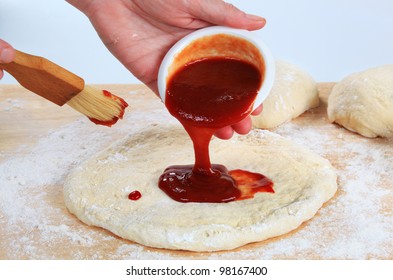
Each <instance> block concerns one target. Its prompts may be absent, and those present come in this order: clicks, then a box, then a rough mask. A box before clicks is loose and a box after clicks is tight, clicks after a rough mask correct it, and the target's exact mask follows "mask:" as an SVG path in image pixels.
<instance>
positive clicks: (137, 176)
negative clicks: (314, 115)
mask: <svg viewBox="0 0 393 280" xmlns="http://www.w3.org/2000/svg"><path fill="white" fill-rule="evenodd" d="M211 155H212V162H214V163H221V164H224V165H226V166H227V167H228V169H229V170H231V169H245V170H250V171H254V172H260V173H263V174H265V175H267V176H268V177H270V178H271V179H272V180H273V181H274V183H275V186H274V189H275V193H274V194H272V193H258V194H256V196H255V197H254V198H253V199H248V200H241V201H235V202H229V203H180V202H176V201H174V200H172V199H170V198H169V197H167V196H166V194H164V193H163V192H162V191H161V190H160V189H159V188H158V186H157V182H158V178H159V176H160V175H161V173H162V172H163V170H164V169H165V168H166V167H167V166H169V165H173V164H190V163H193V151H192V144H191V141H190V140H189V138H188V135H187V134H186V133H185V132H184V131H183V129H182V128H178V127H177V126H169V127H164V128H162V127H161V128H160V127H153V128H151V129H146V130H144V131H142V132H140V133H138V134H134V135H130V137H128V138H127V139H125V140H123V141H121V142H118V143H115V144H113V145H112V146H111V147H109V148H108V149H107V150H105V151H103V152H101V153H100V154H97V155H95V156H94V157H92V158H91V159H89V160H87V161H86V162H84V163H83V164H81V165H80V166H78V167H77V168H76V169H75V170H74V171H73V172H72V173H71V174H70V175H69V176H68V178H67V180H66V183H65V187H64V196H65V203H66V206H67V208H68V209H69V210H70V212H72V213H74V214H75V215H76V216H77V217H78V218H79V219H80V220H82V221H83V222H85V223H86V224H88V225H95V226H99V227H103V228H105V229H108V230H109V231H111V232H113V233H115V234H116V235H118V236H121V237H123V238H126V239H129V240H132V241H135V242H137V243H140V244H143V245H147V246H152V247H157V248H167V249H181V250H191V251H217V250H228V249H233V248H236V247H239V246H242V245H244V244H247V243H250V242H255V241H261V240H264V239H267V238H270V237H274V236H278V235H281V234H284V233H287V232H289V231H291V230H293V229H295V228H297V227H298V226H299V225H300V224H301V223H302V222H304V221H306V220H308V219H310V218H311V217H313V216H314V214H315V213H316V212H317V210H318V209H319V208H320V207H321V206H322V204H323V203H324V202H325V201H327V200H328V199H330V198H331V197H332V196H333V194H334V193H335V192H336V189H337V184H336V174H335V171H334V170H333V168H332V166H331V165H330V163H329V162H328V161H327V160H325V159H323V158H321V157H320V156H318V155H316V154H314V153H313V152H311V151H309V150H308V149H306V148H303V147H301V146H299V145H295V144H293V143H291V142H289V141H288V140H286V139H284V138H282V137H281V136H278V135H276V134H273V133H271V132H266V131H265V132H264V131H260V130H255V131H252V132H251V133H250V134H248V135H247V136H241V137H239V136H235V137H233V139H231V140H228V141H222V140H218V139H214V140H213V141H212V143H211ZM134 190H138V191H140V192H141V193H142V197H141V198H140V199H139V200H137V201H131V200H129V199H128V197H127V196H128V194H129V193H130V192H132V191H134Z"/></svg>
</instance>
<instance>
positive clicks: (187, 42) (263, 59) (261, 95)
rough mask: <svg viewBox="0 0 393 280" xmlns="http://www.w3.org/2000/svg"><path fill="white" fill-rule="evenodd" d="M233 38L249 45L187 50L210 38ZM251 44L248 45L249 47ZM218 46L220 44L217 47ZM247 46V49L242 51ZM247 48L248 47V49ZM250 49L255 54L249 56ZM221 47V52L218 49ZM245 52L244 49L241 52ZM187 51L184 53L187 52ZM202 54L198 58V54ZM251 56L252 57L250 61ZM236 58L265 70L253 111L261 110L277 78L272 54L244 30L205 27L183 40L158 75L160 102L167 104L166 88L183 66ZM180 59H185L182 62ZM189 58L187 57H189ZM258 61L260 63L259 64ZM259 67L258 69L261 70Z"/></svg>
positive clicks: (224, 45) (168, 54)
mask: <svg viewBox="0 0 393 280" xmlns="http://www.w3.org/2000/svg"><path fill="white" fill-rule="evenodd" d="M219 34H224V35H231V37H232V38H233V37H236V38H238V40H240V42H244V41H246V44H243V43H242V44H235V45H240V46H237V47H234V44H231V43H228V42H224V43H223V44H222V46H212V49H207V48H208V47H205V49H204V50H202V51H200V50H199V51H195V52H193V51H190V50H188V49H187V47H190V46H191V45H192V43H193V42H195V41H196V40H198V39H200V38H209V36H214V35H219ZM217 41H219V40H212V42H214V43H212V44H213V45H214V44H217V43H216V42H217ZM247 42H248V43H247ZM218 44H219V43H218ZM243 45H245V47H243ZM247 45H248V47H247ZM250 46H251V49H252V51H251V52H250ZM217 47H219V50H217V49H216V48H217ZM242 48H244V49H242ZM186 49H187V50H188V51H185V50H186ZM186 52H187V53H188V55H183V53H186ZM196 53H199V54H196ZM250 53H253V54H252V55H251V57H250ZM209 55H211V56H216V57H217V56H218V57H220V56H225V57H227V56H228V55H229V56H232V55H233V56H234V57H243V56H244V57H245V58H246V60H249V62H251V63H253V64H256V66H257V67H259V66H261V64H263V66H261V67H264V71H263V72H264V78H263V82H262V84H261V87H260V89H259V91H258V94H257V96H256V98H255V101H254V107H253V109H255V108H256V107H258V106H259V105H261V104H262V102H263V101H264V100H265V98H266V97H267V96H268V94H269V92H270V90H271V88H272V86H273V82H274V76H275V62H274V59H273V56H272V54H271V52H270V50H269V49H268V48H267V46H266V45H265V44H264V43H263V42H262V41H261V40H260V39H259V38H257V37H256V36H255V35H254V34H252V32H250V31H247V30H241V29H234V28H229V27H223V26H213V27H206V28H203V29H199V30H197V31H195V32H192V33H190V34H189V35H187V36H185V37H183V38H182V39H181V40H179V41H178V42H177V43H176V44H175V45H174V46H173V47H172V48H171V49H170V50H169V51H168V53H167V54H166V56H165V57H164V59H163V61H162V63H161V66H160V69H159V72H158V92H159V94H160V97H161V100H162V101H163V102H164V103H165V96H166V86H167V81H168V79H169V78H170V77H171V75H172V74H173V73H174V72H175V70H176V69H178V68H179V67H181V66H184V64H186V63H187V62H189V61H194V60H195V59H196V58H198V57H199V58H202V57H206V56H209ZM179 56H184V57H182V58H181V59H179ZM187 56H188V57H187ZM258 60H260V61H259V62H258ZM258 65H259V66H258Z"/></svg>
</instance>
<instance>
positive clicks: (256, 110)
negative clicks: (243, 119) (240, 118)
mask: <svg viewBox="0 0 393 280" xmlns="http://www.w3.org/2000/svg"><path fill="white" fill-rule="evenodd" d="M262 110H263V105H262V104H261V105H259V106H258V107H257V108H255V110H254V111H253V112H252V113H251V115H253V116H258V115H259V114H260V113H262Z"/></svg>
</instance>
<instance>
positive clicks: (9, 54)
mask: <svg viewBox="0 0 393 280" xmlns="http://www.w3.org/2000/svg"><path fill="white" fill-rule="evenodd" d="M14 56H15V52H14V49H13V48H12V47H11V45H10V44H8V43H7V42H5V41H3V40H1V39H0V63H9V62H11V61H13V60H14Z"/></svg>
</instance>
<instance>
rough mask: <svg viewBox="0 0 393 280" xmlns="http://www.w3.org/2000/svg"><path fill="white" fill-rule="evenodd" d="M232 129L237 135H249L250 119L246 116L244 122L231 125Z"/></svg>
mask: <svg viewBox="0 0 393 280" xmlns="http://www.w3.org/2000/svg"><path fill="white" fill-rule="evenodd" d="M232 128H233V130H234V131H236V133H238V134H242V135H244V134H247V133H249V132H250V130H251V128H252V121H251V117H249V116H248V117H247V118H245V119H244V120H242V121H240V122H238V123H236V124H234V125H232Z"/></svg>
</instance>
